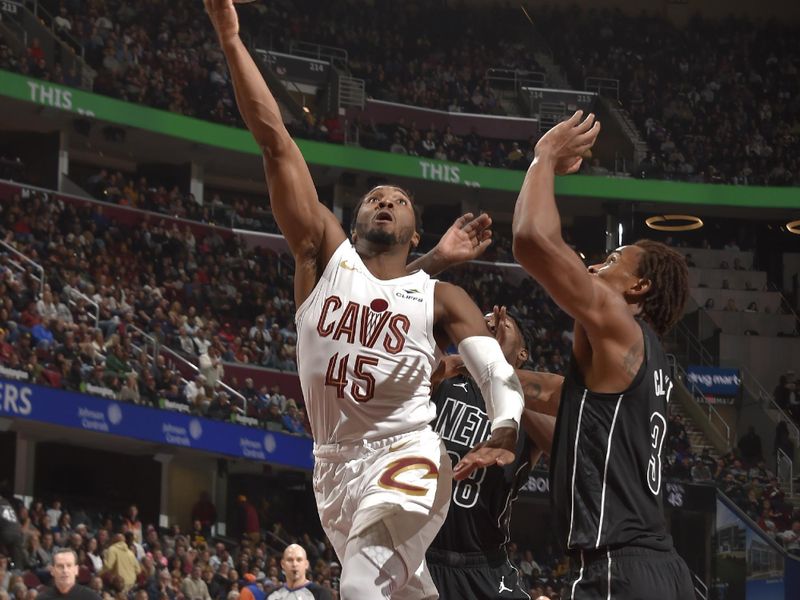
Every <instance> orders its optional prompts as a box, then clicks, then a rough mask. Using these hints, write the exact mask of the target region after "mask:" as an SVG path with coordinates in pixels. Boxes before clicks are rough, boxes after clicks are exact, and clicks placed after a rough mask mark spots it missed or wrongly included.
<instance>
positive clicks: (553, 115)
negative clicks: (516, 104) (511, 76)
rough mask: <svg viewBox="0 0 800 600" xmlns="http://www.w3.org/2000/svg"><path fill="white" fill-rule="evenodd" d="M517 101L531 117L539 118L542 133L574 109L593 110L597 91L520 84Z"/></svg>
mask: <svg viewBox="0 0 800 600" xmlns="http://www.w3.org/2000/svg"><path fill="white" fill-rule="evenodd" d="M519 101H520V103H521V104H522V105H523V106H525V108H526V109H527V112H528V114H529V115H530V116H531V117H532V118H535V119H538V120H539V126H540V128H541V131H542V132H543V133H544V132H545V131H547V130H548V129H550V128H551V127H553V126H554V125H557V124H558V123H560V122H561V121H563V120H564V119H565V118H566V117H568V116H570V115H572V113H574V112H575V111H576V110H582V111H584V112H590V111H592V110H594V107H595V103H596V102H597V93H595V92H587V91H579V90H561V89H555V88H544V87H530V86H520V87H519Z"/></svg>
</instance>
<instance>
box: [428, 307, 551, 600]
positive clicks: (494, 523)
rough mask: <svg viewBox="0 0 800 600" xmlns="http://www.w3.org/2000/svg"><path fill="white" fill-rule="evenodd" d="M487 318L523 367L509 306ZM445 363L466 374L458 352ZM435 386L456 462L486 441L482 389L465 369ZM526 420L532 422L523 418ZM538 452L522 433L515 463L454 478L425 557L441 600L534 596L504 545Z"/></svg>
mask: <svg viewBox="0 0 800 600" xmlns="http://www.w3.org/2000/svg"><path fill="white" fill-rule="evenodd" d="M486 318H487V326H488V327H489V330H490V331H491V332H492V333H493V334H494V335H495V337H496V338H497V340H498V342H499V343H500V346H501V348H502V349H503V353H504V354H505V357H506V360H507V361H508V362H509V364H512V365H514V366H515V367H517V368H519V366H521V365H522V364H523V363H524V362H525V360H527V357H528V351H527V349H526V348H525V344H524V340H523V336H522V333H521V331H520V329H519V327H518V325H517V324H516V322H515V321H513V320H512V319H511V318H508V317H507V316H506V313H505V310H502V311H501V310H500V309H497V310H495V311H494V312H493V313H491V314H489V315H487V317H486ZM448 361H449V365H448V366H447V367H443V369H442V372H443V373H444V375H445V376H449V375H452V374H454V373H458V372H459V371H461V369H460V368H459V366H460V365H459V361H458V357H448V358H447V359H445V361H444V364H447V363H448ZM521 373H527V372H523V371H518V375H519V374H521ZM530 375H531V376H538V375H539V374H534V373H531V374H530ZM437 381H438V383H437ZM528 381H529V382H530V380H528ZM434 383H435V385H436V387H435V389H434V393H433V395H432V398H431V400H432V401H433V402H434V403H435V405H436V415H437V416H436V420H435V421H434V423H433V426H434V429H435V430H436V431H437V432H438V433H439V434H440V435H441V437H442V440H443V441H444V444H445V447H446V449H447V452H448V454H449V455H450V457H451V459H452V461H453V464H456V463H457V462H458V461H460V460H461V459H462V458H463V457H464V456H465V455H466V454H467V453H468V452H469V451H470V449H471V448H472V447H473V445H475V444H478V443H480V442H482V441H484V440H486V439H488V437H489V427H490V422H489V419H488V417H487V415H486V404H485V402H484V400H483V397H482V396H481V392H480V389H478V386H477V385H476V384H475V382H474V381H473V380H472V378H470V377H469V376H467V375H465V374H457V375H455V376H454V377H449V378H447V379H444V380H440V379H438V378H437V379H434ZM523 425H525V426H526V427H527V424H526V423H525V422H524V421H523ZM471 444H472V445H471ZM540 455H541V452H540V451H539V450H538V449H537V448H536V445H535V444H534V443H533V442H532V441H531V439H530V438H529V437H528V436H527V435H520V436H518V440H517V451H516V456H515V460H514V462H513V463H511V464H508V465H506V466H504V467H503V468H502V469H499V468H497V467H491V468H482V469H478V470H477V471H475V472H474V473H473V474H472V475H471V476H470V477H469V478H467V479H463V480H460V481H454V482H453V494H452V497H451V501H450V509H449V511H448V513H447V518H446V519H445V522H444V524H443V525H442V528H441V529H440V530H439V533H438V534H437V536H436V538H435V539H434V540H433V543H432V544H431V546H430V548H429V549H428V552H427V555H426V560H427V563H428V568H429V570H430V573H431V577H432V578H433V581H434V583H435V584H436V587H437V589H438V590H439V597H440V598H441V599H442V600H451V599H452V600H456V599H458V600H489V599H493V598H506V599H514V598H517V599H523V598H529V597H530V596H529V595H528V594H527V592H526V591H525V588H526V586H525V582H524V581H522V580H521V578H520V574H519V573H518V571H517V569H516V568H515V567H514V566H513V565H512V564H511V562H510V561H509V560H508V555H507V554H506V544H507V543H508V542H509V540H510V533H509V525H510V521H511V507H512V505H513V503H514V500H515V499H516V498H517V494H518V492H519V489H520V488H521V487H522V485H523V484H524V483H525V482H526V481H527V479H528V473H529V472H530V470H531V466H532V464H533V463H535V462H536V461H537V460H538V458H539V456H540Z"/></svg>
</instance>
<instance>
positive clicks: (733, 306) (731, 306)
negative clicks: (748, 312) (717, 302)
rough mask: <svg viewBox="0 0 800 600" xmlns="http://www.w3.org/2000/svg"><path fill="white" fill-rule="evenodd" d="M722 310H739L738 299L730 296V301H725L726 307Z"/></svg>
mask: <svg viewBox="0 0 800 600" xmlns="http://www.w3.org/2000/svg"><path fill="white" fill-rule="evenodd" d="M722 310H725V311H728V312H738V311H739V308H738V307H737V306H736V301H735V300H734V299H733V298H728V301H727V302H726V303H725V308H723V309H722Z"/></svg>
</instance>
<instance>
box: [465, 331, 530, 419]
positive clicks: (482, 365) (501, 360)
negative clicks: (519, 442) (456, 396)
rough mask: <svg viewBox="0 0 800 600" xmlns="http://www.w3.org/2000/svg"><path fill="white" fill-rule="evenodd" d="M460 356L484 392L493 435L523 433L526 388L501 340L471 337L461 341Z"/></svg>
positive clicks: (487, 337)
mask: <svg viewBox="0 0 800 600" xmlns="http://www.w3.org/2000/svg"><path fill="white" fill-rule="evenodd" d="M458 353H459V354H460V355H461V358H462V359H463V360H464V365H465V366H466V367H467V370H468V371H469V374H470V375H472V378H473V379H474V380H475V381H476V382H477V384H478V386H479V387H480V389H481V394H483V399H484V401H485V402H486V414H487V415H488V416H489V420H490V421H491V422H492V431H494V430H495V429H497V428H498V427H514V428H515V429H517V430H519V423H520V420H521V419H522V407H523V396H522V386H521V385H520V383H519V379H517V374H516V373H515V372H514V367H512V366H511V365H510V364H508V362H507V361H506V357H505V356H503V351H502V350H501V349H500V344H498V343H497V340H496V339H494V338H492V337H489V336H480V335H476V336H472V337H468V338H466V339H464V340H461V343H460V344H459V345H458Z"/></svg>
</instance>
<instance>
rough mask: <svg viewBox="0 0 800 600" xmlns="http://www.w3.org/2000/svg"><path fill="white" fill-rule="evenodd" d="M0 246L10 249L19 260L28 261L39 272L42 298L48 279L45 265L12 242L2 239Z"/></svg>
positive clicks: (40, 295)
mask: <svg viewBox="0 0 800 600" xmlns="http://www.w3.org/2000/svg"><path fill="white" fill-rule="evenodd" d="M0 246H2V247H3V248H5V249H6V250H8V251H9V252H10V253H11V254H13V255H14V256H15V257H17V258H18V259H19V260H21V261H23V262H25V263H27V264H28V265H30V266H31V267H33V268H34V269H36V270H37V271H38V272H39V277H38V279H39V298H41V297H42V294H43V293H44V284H45V279H46V276H45V272H44V267H42V265H40V264H39V263H37V262H36V261H35V260H33V259H31V258H28V257H27V256H26V255H24V254H23V253H22V252H20V251H19V250H17V249H16V248H14V246H12V245H11V244H9V243H8V242H6V241H2V240H0ZM17 266H19V267H20V268H21V265H17Z"/></svg>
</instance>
